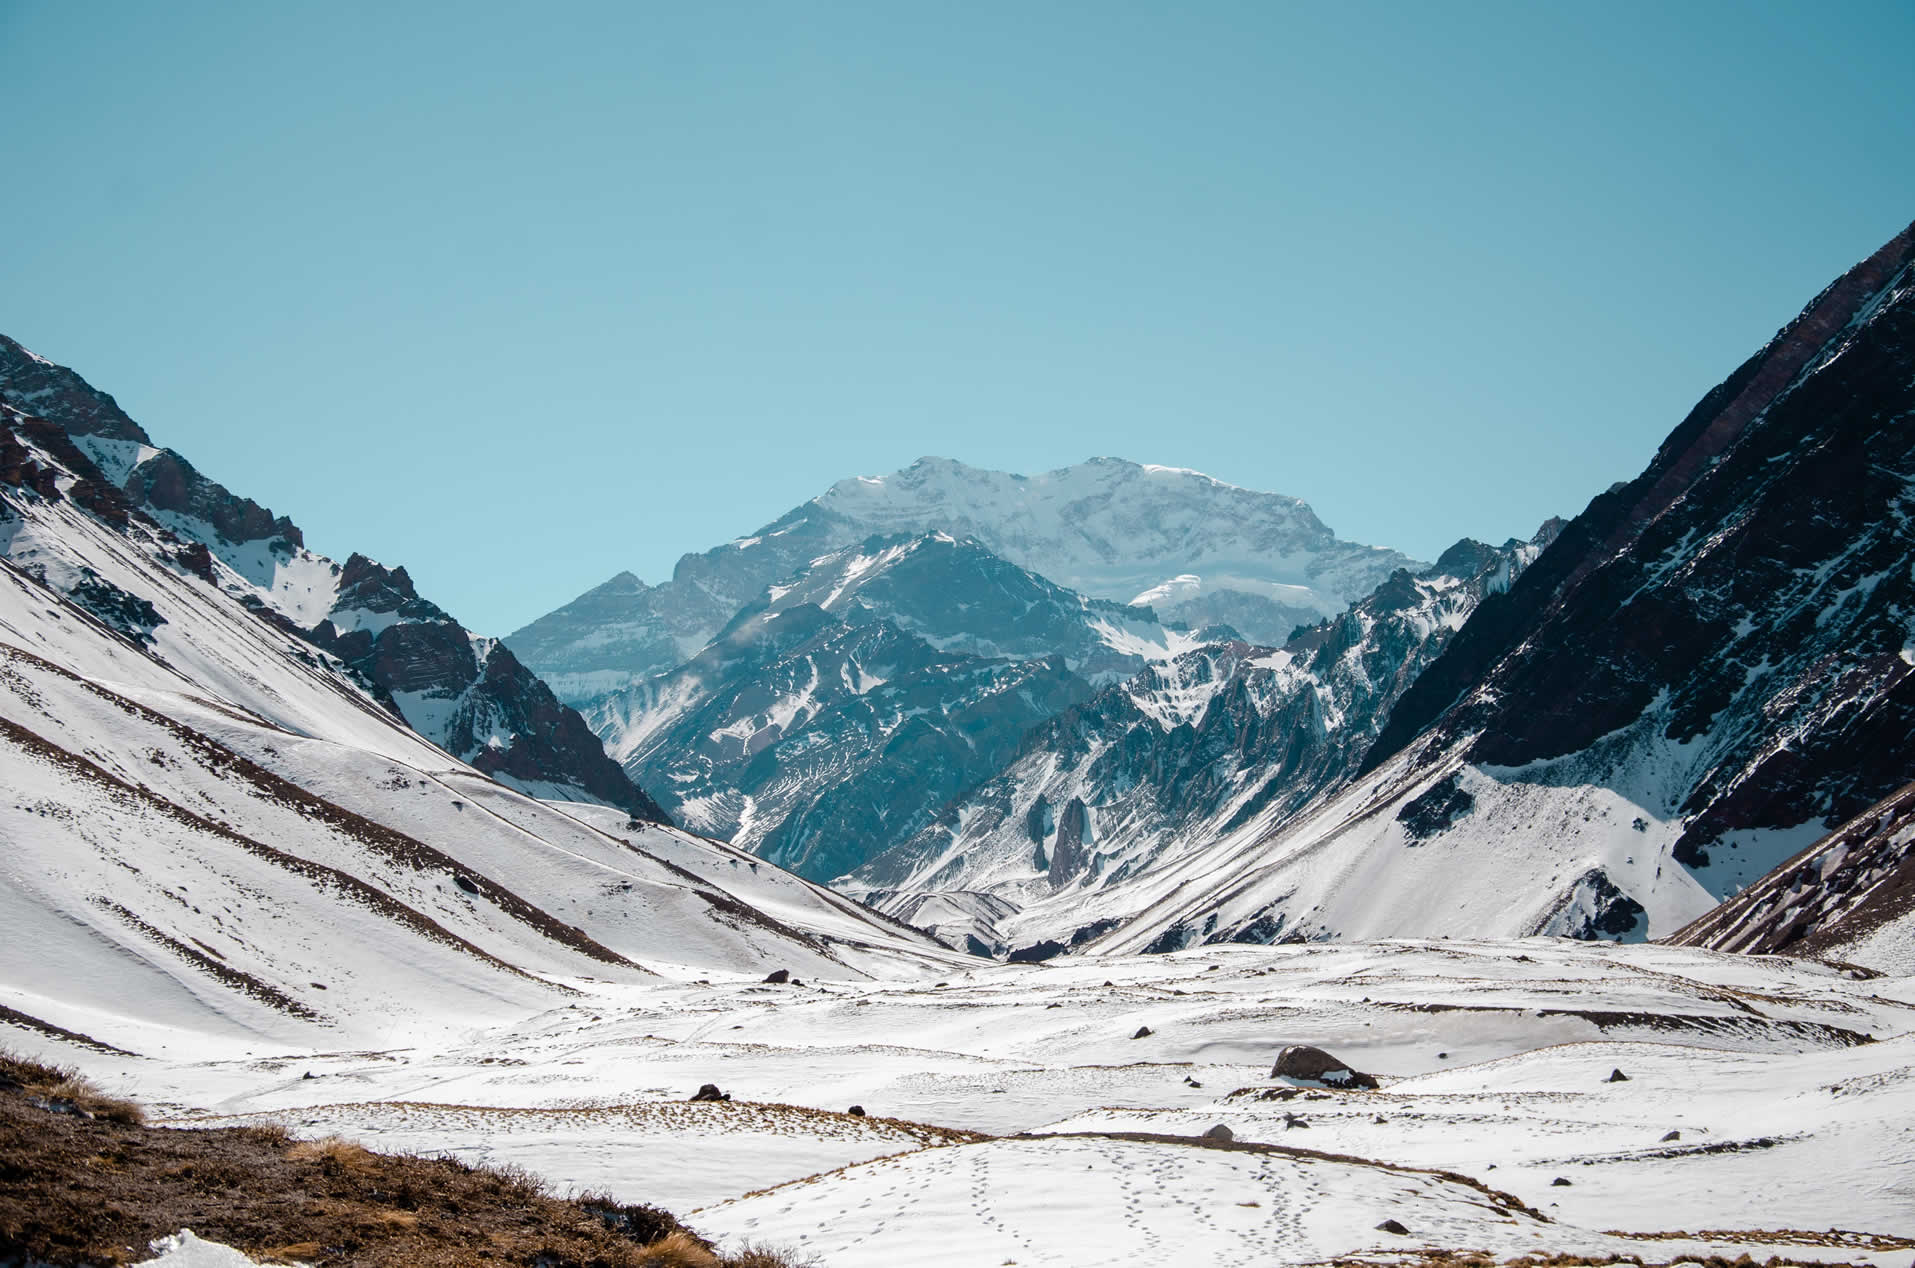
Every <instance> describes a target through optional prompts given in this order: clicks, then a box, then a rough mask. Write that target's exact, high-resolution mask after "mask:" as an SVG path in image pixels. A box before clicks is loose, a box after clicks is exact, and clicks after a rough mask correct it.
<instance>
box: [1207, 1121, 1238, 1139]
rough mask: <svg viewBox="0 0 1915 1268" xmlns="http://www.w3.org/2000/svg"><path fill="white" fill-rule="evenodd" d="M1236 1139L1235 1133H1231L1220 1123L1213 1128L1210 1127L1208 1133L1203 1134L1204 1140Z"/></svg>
mask: <svg viewBox="0 0 1915 1268" xmlns="http://www.w3.org/2000/svg"><path fill="white" fill-rule="evenodd" d="M1236 1138H1237V1133H1235V1132H1233V1131H1231V1130H1230V1129H1229V1128H1228V1127H1225V1126H1224V1125H1223V1124H1222V1123H1218V1124H1217V1125H1216V1126H1215V1127H1212V1128H1211V1129H1210V1130H1209V1131H1207V1132H1205V1133H1204V1139H1205V1140H1235V1139H1236Z"/></svg>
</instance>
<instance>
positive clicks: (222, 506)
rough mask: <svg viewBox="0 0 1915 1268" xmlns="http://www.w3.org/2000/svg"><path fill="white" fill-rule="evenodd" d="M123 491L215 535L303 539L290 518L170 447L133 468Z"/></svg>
mask: <svg viewBox="0 0 1915 1268" xmlns="http://www.w3.org/2000/svg"><path fill="white" fill-rule="evenodd" d="M126 495H127V496H128V497H130V498H131V499H133V501H134V502H135V503H136V504H137V505H140V506H144V507H147V508H148V509H150V510H154V511H172V512H174V513H175V514H179V515H185V516H189V517H190V518H192V519H196V520H199V521H201V522H203V523H206V524H210V525H211V526H212V528H213V531H214V532H215V533H217V534H218V535H219V539H220V540H221V541H225V542H232V543H234V544H239V543H243V542H252V541H264V540H269V539H278V540H281V541H284V542H286V543H288V544H289V545H292V546H303V545H305V540H306V539H305V538H304V537H303V536H301V535H300V532H299V529H298V528H297V527H296V526H295V525H294V524H293V522H292V521H291V520H289V519H287V518H286V517H285V516H283V515H280V516H275V515H274V514H273V513H272V512H271V511H269V510H267V509H266V508H265V507H263V506H261V505H260V504H259V503H257V502H255V501H253V500H252V499H251V498H243V497H239V496H238V495H236V494H233V493H229V492H227V491H226V488H225V487H224V486H223V485H220V484H217V483H215V482H213V481H212V480H208V479H207V478H206V477H205V476H203V475H201V474H200V473H199V472H198V471H197V470H195V469H194V467H193V464H192V463H190V462H188V461H187V460H186V459H184V458H182V457H180V456H179V455H178V454H176V453H174V452H173V451H172V450H171V449H162V450H160V452H159V453H157V454H155V455H153V456H152V457H151V458H148V459H147V460H146V461H145V462H142V463H141V464H140V465H139V466H137V467H135V468H134V469H133V474H132V475H130V476H128V477H127V481H126Z"/></svg>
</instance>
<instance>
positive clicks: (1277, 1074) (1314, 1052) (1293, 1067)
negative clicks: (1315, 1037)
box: [1270, 1043, 1377, 1088]
mask: <svg viewBox="0 0 1915 1268" xmlns="http://www.w3.org/2000/svg"><path fill="white" fill-rule="evenodd" d="M1270 1077H1271V1078H1273V1079H1301V1080H1304V1081H1305V1082H1309V1083H1321V1084H1323V1085H1324V1086H1326V1087H1337V1088H1374V1087H1376V1086H1377V1082H1376V1078H1375V1076H1373V1075H1368V1074H1364V1073H1363V1072H1362V1071H1360V1070H1358V1069H1356V1068H1355V1067H1354V1066H1352V1065H1351V1064H1350V1063H1349V1062H1347V1061H1340V1060H1338V1059H1337V1058H1335V1057H1333V1056H1331V1055H1330V1054H1329V1053H1327V1052H1325V1051H1324V1050H1323V1049H1321V1048H1314V1047H1311V1046H1310V1045H1309V1044H1303V1043H1299V1044H1291V1045H1290V1046H1289V1047H1287V1048H1285V1049H1284V1050H1283V1051H1282V1052H1280V1053H1278V1054H1277V1063H1276V1064H1275V1065H1274V1066H1272V1067H1271V1068H1270Z"/></svg>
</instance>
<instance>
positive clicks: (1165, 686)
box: [509, 234, 1915, 954]
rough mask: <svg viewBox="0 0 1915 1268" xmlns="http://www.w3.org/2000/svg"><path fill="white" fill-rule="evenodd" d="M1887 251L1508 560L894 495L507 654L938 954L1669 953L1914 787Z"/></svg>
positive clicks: (1032, 500)
mask: <svg viewBox="0 0 1915 1268" xmlns="http://www.w3.org/2000/svg"><path fill="white" fill-rule="evenodd" d="M1908 253H1909V248H1908V236H1907V235H1906V234H1904V235H1902V236H1899V237H1898V238H1897V239H1896V240H1895V241H1894V242H1892V243H1890V244H1889V245H1888V246H1887V247H1885V248H1883V250H1882V251H1880V252H1878V253H1877V254H1876V255H1875V256H1873V257H1871V259H1870V260H1868V261H1866V262H1864V263H1863V264H1861V265H1858V266H1857V267H1856V269H1854V270H1852V271H1851V272H1850V273H1849V274H1847V275H1845V276H1844V277H1843V278H1842V279H1840V280H1838V281H1837V282H1836V283H1835V284H1833V285H1832V286H1831V287H1830V288H1829V289H1828V290H1827V291H1826V292H1824V293H1823V294H1822V295H1821V296H1819V297H1817V299H1816V300H1815V301H1814V302H1813V303H1812V304H1811V305H1810V306H1809V308H1808V309H1807V310H1805V311H1804V313H1803V315H1802V316H1801V317H1799V318H1798V319H1797V320H1796V321H1794V322H1792V323H1791V324H1790V325H1789V326H1788V327H1787V328H1785V329H1784V330H1783V331H1782V332H1781V333H1780V334H1779V335H1778V336H1777V337H1776V339H1775V340H1774V341H1772V342H1771V343H1770V345H1769V346H1768V347H1766V348H1764V349H1763V350H1762V351H1761V352H1760V353H1758V354H1757V355H1756V356H1755V357H1754V358H1752V359H1751V360H1750V362H1749V363H1748V364H1747V365H1745V366H1744V367H1742V368H1741V369H1740V370H1738V371H1737V372H1736V374H1734V375H1732V376H1731V377H1730V378H1729V379H1728V380H1727V381H1725V382H1724V383H1723V385H1722V386H1720V387H1719V388H1717V389H1716V390H1715V391H1713V392H1712V393H1710V394H1709V396H1708V397H1707V398H1705V400H1704V401H1703V402H1702V403H1701V404H1699V405H1698V406H1697V407H1696V409H1695V411H1694V412H1693V413H1692V414H1691V416H1690V417H1689V418H1688V419H1687V420H1685V421H1684V422H1683V424H1682V425H1681V426H1680V427H1678V428H1677V430H1676V431H1675V432H1674V433H1673V434H1672V435H1671V437H1670V439H1669V440H1668V441H1667V442H1666V443H1665V444H1664V446H1663V447H1662V450H1661V451H1660V452H1659V453H1658V454H1657V455H1656V457H1655V459H1654V461H1653V462H1652V463H1651V465H1650V467H1649V468H1648V470H1646V471H1645V472H1644V474H1643V475H1642V476H1640V477H1638V478H1637V479H1636V480H1634V481H1631V482H1629V483H1627V484H1625V485H1619V486H1617V487H1616V488H1615V489H1612V490H1610V491H1608V492H1606V493H1604V494H1602V495H1601V496H1599V497H1598V498H1596V499H1595V501H1594V502H1592V503H1591V505H1590V506H1589V508H1588V509H1587V510H1586V511H1584V512H1583V514H1582V515H1580V516H1578V517H1576V518H1575V519H1574V520H1573V521H1570V522H1569V523H1567V524H1566V525H1565V524H1561V523H1552V524H1551V525H1547V526H1545V528H1544V530H1543V531H1542V532H1541V533H1540V534H1539V535H1537V536H1536V537H1535V538H1533V539H1531V540H1529V541H1514V540H1513V541H1511V542H1508V543H1505V544H1504V545H1503V546H1500V547H1490V546H1486V545H1481V544H1477V543H1459V545H1458V547H1456V548H1455V549H1454V550H1452V551H1451V552H1448V553H1446V555H1445V557H1444V559H1443V560H1441V561H1439V562H1438V564H1437V565H1435V566H1434V567H1429V566H1425V565H1422V564H1417V563H1414V562H1413V561H1408V560H1405V559H1403V558H1402V557H1401V556H1398V555H1395V554H1393V553H1392V552H1388V551H1383V550H1377V549H1374V548H1370V547H1362V546H1355V545H1352V544H1350V543H1347V542H1342V541H1340V540H1338V539H1336V538H1335V537H1334V536H1332V535H1331V534H1330V533H1329V530H1327V529H1326V528H1324V527H1323V525H1322V524H1321V522H1320V521H1318V520H1317V519H1316V517H1315V516H1314V515H1312V514H1311V513H1310V512H1309V509H1308V507H1307V506H1305V505H1304V504H1303V503H1301V502H1298V501H1296V500H1295V499H1292V498H1286V497H1280V496H1278V495H1273V494H1260V493H1253V492H1250V491H1246V490H1242V489H1237V488H1234V487H1233V486H1230V485H1226V484H1223V483H1221V482H1219V481H1215V480H1212V479H1210V478H1209V477H1206V476H1202V475H1200V474H1198V473H1195V472H1189V471H1182V470H1177V469H1172V468H1164V467H1150V466H1140V465H1137V464H1133V463H1127V462H1120V461H1117V460H1112V459H1098V460H1094V461H1092V462H1088V463H1085V464H1082V465H1081V466H1078V467H1071V468H1065V469H1063V470H1061V471H1056V472H1051V473H1048V474H1045V475H1041V476H1033V477H1020V476H1012V475H1005V474H1003V473H998V472H988V471H979V470H976V469H974V468H969V467H966V466H963V465H962V464H960V463H955V462H951V461H949V460H943V459H924V460H921V461H920V462H918V463H916V464H914V465H913V466H911V467H910V468H907V469H906V470H904V471H901V472H897V473H895V474H893V475H889V476H883V477H861V478H858V479H853V480H846V481H842V482H840V483H839V484H837V485H834V486H833V487H832V488H831V489H830V490H829V491H827V492H826V493H825V494H824V495H822V496H820V497H818V498H816V499H813V500H812V501H811V502H808V503H806V504H805V505H804V506H801V507H799V508H797V509H796V510H794V511H792V512H791V513H790V514H788V515H786V516H784V517H782V518H780V519H779V520H777V521H775V522H774V523H773V524H771V525H767V526H766V527H765V528H763V529H761V530H759V531H758V532H756V533H754V534H752V535H750V536H748V537H744V538H740V539H738V540H737V541H735V542H732V543H729V544H727V545H725V546H722V547H719V548H717V549H715V550H712V551H709V552H707V553H705V554H703V555H694V556H687V557H686V558H685V559H684V560H682V561H681V562H680V564H679V567H678V570H677V572H676V574H675V575H674V578H673V579H672V580H671V581H670V582H667V583H666V584H664V585H662V586H659V587H657V588H646V587H644V586H642V585H640V584H639V583H637V582H636V581H635V580H632V579H629V578H623V579H618V580H615V581H614V582H612V583H608V585H607V586H605V587H601V588H600V589H599V590H597V591H594V592H592V593H591V594H589V595H586V596H583V597H582V598H581V599H580V600H578V601H576V602H575V603H573V604H571V605H568V606H567V607H566V608H563V609H561V610H560V611H558V612H555V613H553V614H552V615H550V616H548V617H545V618H542V619H541V620H540V621H538V622H535V623H534V624H533V625H531V626H528V627H527V628H526V629H525V630H522V631H520V632H519V633H518V634H515V635H513V636H512V638H511V639H510V640H509V642H511V643H512V645H513V646H515V647H517V648H519V649H520V650H521V651H522V653H523V655H524V656H525V658H526V659H527V661H528V662H529V663H531V664H533V665H535V666H536V667H538V668H539V669H540V670H541V671H542V672H546V673H549V674H551V675H552V676H553V677H554V678H555V679H557V680H559V681H561V682H563V683H565V684H567V685H568V686H567V689H568V690H570V691H573V692H576V693H578V694H579V695H580V696H581V697H584V696H586V695H587V693H590V692H594V691H597V692H599V694H597V695H596V696H591V697H589V698H588V699H585V700H583V704H584V711H585V713H586V715H587V716H588V718H590V720H591V721H592V724H593V726H594V728H595V729H596V730H597V731H598V733H599V734H600V735H601V736H602V737H604V738H605V740H606V741H607V743H608V746H609V747H610V749H611V751H612V752H613V754H614V755H615V756H616V757H617V758H618V759H619V760H620V761H621V762H623V763H624V764H625V767H626V770H627V771H628V772H630V773H631V774H632V775H633V777H634V778H635V779H637V780H638V781H639V782H640V783H642V784H644V785H645V786H647V787H648V788H651V789H652V790H653V791H654V792H656V793H657V794H658V795H659V797H660V798H661V799H662V800H663V802H664V804H665V805H666V806H667V808H668V809H670V810H672V811H673V812H674V813H678V814H680V815H683V816H684V817H685V818H686V820H687V822H690V823H694V824H696V825H697V826H698V827H700V829H701V830H704V831H709V832H713V833H715V834H718V835H721V836H726V837H729V838H731V839H732V840H734V841H735V842H737V843H739V844H741V845H744V846H746V847H747V848H750V849H753V850H756V851H760V852H762V853H763V854H764V855H765V856H766V857H768V858H772V859H775V860H777V861H780V862H782V863H785V864H787V865H790V866H794V867H797V868H799V869H800V870H801V871H802V872H803V873H804V874H805V875H807V876H810V877H813V878H814V879H819V880H827V879H828V880H833V881H834V883H836V884H838V885H840V886H841V887H843V888H844V889H846V890H847V891H848V892H851V893H854V894H857V895H859V896H862V897H865V898H867V899H868V900H870V901H873V902H876V903H879V904H881V905H882V906H883V907H884V908H885V909H886V910H889V911H891V912H893V913H894V914H897V915H900V916H902V917H905V918H908V919H911V920H913V921H916V922H918V923H921V924H925V925H928V926H932V927H935V928H938V929H939V930H940V931H941V933H942V934H943V935H944V936H945V937H946V938H947V939H948V940H950V941H952V942H953V943H955V944H957V945H964V946H968V947H970V948H971V949H973V950H979V951H987V952H990V953H994V954H1005V953H1007V952H1011V951H1024V952H1028V953H1030V954H1038V953H1040V951H1041V950H1042V949H1043V948H1045V947H1049V948H1050V949H1051V950H1052V951H1055V950H1057V949H1060V948H1070V947H1076V948H1078V949H1098V948H1105V947H1109V948H1117V949H1165V948H1171V947H1176V946H1183V945H1189V944H1190V943H1192V942H1201V941H1216V940H1223V939H1236V940H1246V941H1270V940H1280V939H1294V938H1312V939H1315V938H1336V937H1355V936H1382V935H1390V934H1453V935H1465V934H1475V935H1481V934H1525V933H1537V932H1547V933H1563V934H1569V935H1572V936H1576V937H1585V938H1587V937H1627V938H1642V937H1650V936H1661V935H1665V934H1670V933H1673V932H1674V931H1675V930H1676V929H1677V928H1679V927H1681V926H1683V925H1685V924H1687V923H1688V922H1690V921H1691V920H1693V919H1695V918H1696V917H1699V916H1701V915H1702V914H1703V913H1704V912H1706V911H1707V910H1709V909H1710V908H1711V907H1712V906H1714V905H1715V904H1716V903H1718V902H1719V901H1721V900H1722V899H1723V898H1725V897H1728V896H1731V895H1734V894H1736V893H1738V892H1739V891H1741V890H1742V889H1744V887H1747V886H1749V885H1751V884H1752V883H1754V882H1755V881H1757V880H1758V879H1759V878H1760V877H1762V876H1763V875H1764V874H1765V873H1767V872H1768V871H1769V869H1770V868H1772V867H1773V866H1774V865H1776V864H1777V863H1778V862H1780V861H1781V860H1783V859H1785V858H1786V857H1788V856H1789V855H1791V854H1793V853H1794V852H1796V851H1798V850H1801V849H1804V848H1805V847H1808V846H1810V845H1811V844H1812V843H1813V842H1815V841H1816V840H1817V839H1818V838H1819V837H1820V836H1821V835H1822V834H1823V833H1825V832H1826V831H1828V830H1829V829H1831V828H1832V827H1834V826H1836V825H1838V824H1841V823H1844V822H1848V821H1850V820H1851V819H1852V817H1853V816H1856V815H1858V814H1862V813H1863V812H1865V811H1866V809H1867V807H1868V806H1870V805H1871V804H1873V803H1874V802H1875V801H1876V800H1879V799H1880V798H1882V797H1885V796H1888V795H1889V794H1891V793H1892V792H1894V791H1895V790H1896V789H1897V788H1899V787H1901V785H1902V784H1903V783H1904V782H1905V781H1906V780H1907V778H1908V777H1909V776H1910V775H1911V774H1915V751H1911V750H1912V749H1915V741H1911V740H1910V736H1911V735H1915V726H1912V725H1911V722H1915V713H1911V702H1915V697H1911V700H1908V701H1905V700H1904V699H1903V696H1904V695H1906V694H1908V692H1909V691H1910V690H1915V688H1911V687H1909V686H1908V685H1907V684H1908V674H1909V671H1910V666H1911V662H1912V661H1915V657H1911V656H1910V655H1909V654H1908V652H1907V650H1906V649H1907V648H1908V647H1909V646H1910V645H1911V644H1915V635H1912V634H1911V620H1910V617H1909V615H1908V614H1909V612H1911V611H1915V596H1911V595H1910V594H1909V593H1908V588H1909V586H1910V584H1911V583H1910V581H1909V575H1908V572H1907V559H1908V557H1909V554H1910V551H1909V545H1910V542H1909V530H1908V527H1907V525H1908V524H1909V522H1910V520H1909V516H1908V514H1907V512H1906V508H1904V506H1903V500H1904V498H1905V497H1906V495H1907V485H1908V481H1909V480H1910V479H1911V478H1915V458H1911V455H1910V452H1909V451H1908V446H1907V445H1906V444H1905V442H1904V433H1905V432H1906V427H1905V426H1902V425H1900V423H1901V421H1902V420H1905V419H1906V418H1907V416H1908V414H1909V410H1910V402H1909V392H1910V380H1911V378H1915V375H1911V373H1910V371H1909V366H1910V355H1911V354H1910V347H1911V345H1912V344H1915V335H1911V332H1910V331H1909V330H1907V329H1905V328H1904V327H1905V326H1906V325H1907V322H1908V320H1909V319H1908V317H1907V310H1908V298H1907V291H1908V281H1907V277H1908ZM608 687H609V688H610V689H609V690H604V689H605V688H608ZM1871 874H1872V873H1871ZM1840 905H1841V904H1833V905H1829V909H1831V910H1832V909H1833V907H1834V906H1840ZM1799 936H1807V935H1806V934H1803V935H1799ZM1046 953H1047V952H1046Z"/></svg>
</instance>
